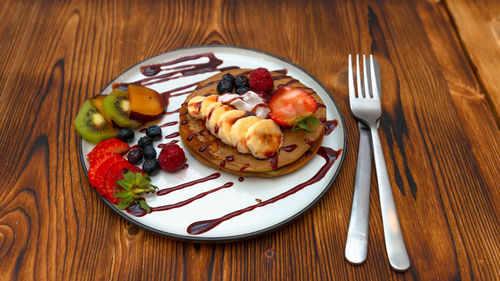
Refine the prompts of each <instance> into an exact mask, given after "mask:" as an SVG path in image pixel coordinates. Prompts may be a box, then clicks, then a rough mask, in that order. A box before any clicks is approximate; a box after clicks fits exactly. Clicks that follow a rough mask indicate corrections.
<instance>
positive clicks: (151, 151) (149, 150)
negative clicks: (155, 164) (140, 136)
mask: <svg viewBox="0 0 500 281" xmlns="http://www.w3.org/2000/svg"><path fill="white" fill-rule="evenodd" d="M142 155H144V159H155V158H156V150H155V148H154V147H153V146H152V145H147V146H145V147H143V148H142Z"/></svg>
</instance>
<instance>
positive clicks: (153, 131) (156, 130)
mask: <svg viewBox="0 0 500 281" xmlns="http://www.w3.org/2000/svg"><path fill="white" fill-rule="evenodd" d="M146 136H148V137H150V138H151V139H153V140H159V139H160V138H161V128H160V126H158V125H151V126H149V127H148V128H147V129H146Z"/></svg>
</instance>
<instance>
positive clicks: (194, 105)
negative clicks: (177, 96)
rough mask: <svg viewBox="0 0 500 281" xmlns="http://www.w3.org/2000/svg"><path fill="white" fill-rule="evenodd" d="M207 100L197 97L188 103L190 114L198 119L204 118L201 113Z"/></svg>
mask: <svg viewBox="0 0 500 281" xmlns="http://www.w3.org/2000/svg"><path fill="white" fill-rule="evenodd" d="M205 99H206V98H205V97H204V96H196V97H194V98H192V99H190V100H189V102H188V112H189V114H190V115H191V116H193V117H194V118H196V119H201V118H203V116H202V115H201V114H199V113H200V109H201V104H202V103H203V101H204V100H205Z"/></svg>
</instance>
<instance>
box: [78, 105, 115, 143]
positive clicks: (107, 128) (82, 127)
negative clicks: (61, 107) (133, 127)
mask: <svg viewBox="0 0 500 281" xmlns="http://www.w3.org/2000/svg"><path fill="white" fill-rule="evenodd" d="M73 125H74V126H75V129H76V131H77V132H78V134H80V136H81V137H82V138H84V139H85V140H87V141H89V142H93V143H99V142H101V141H103V140H107V139H110V138H113V137H116V134H117V133H118V129H116V128H113V126H112V125H111V124H110V123H109V122H108V121H106V118H104V116H103V115H102V114H101V113H100V112H99V111H98V110H97V108H96V107H95V106H94V105H93V104H92V102H91V101H90V100H86V101H85V102H84V103H83V105H82V107H81V108H80V111H78V114H77V115H76V118H75V120H74V121H73Z"/></svg>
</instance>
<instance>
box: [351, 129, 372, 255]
mask: <svg viewBox="0 0 500 281" xmlns="http://www.w3.org/2000/svg"><path fill="white" fill-rule="evenodd" d="M358 129H359V152H358V162H357V165H356V178H355V180H354V195H353V198H352V207H351V219H350V222H349V230H348V232H347V241H346V245H345V257H346V259H347V260H348V261H349V262H351V263H353V264H361V263H363V262H364V261H365V260H366V254H367V252H368V216H369V210H370V179H371V175H372V172H371V168H372V151H371V149H372V148H371V137H370V129H369V128H368V127H367V126H365V125H364V124H362V123H361V122H359V123H358Z"/></svg>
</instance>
